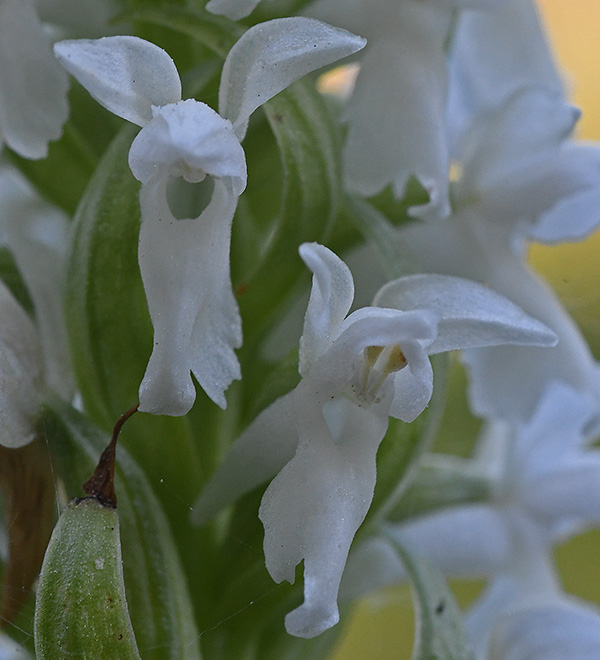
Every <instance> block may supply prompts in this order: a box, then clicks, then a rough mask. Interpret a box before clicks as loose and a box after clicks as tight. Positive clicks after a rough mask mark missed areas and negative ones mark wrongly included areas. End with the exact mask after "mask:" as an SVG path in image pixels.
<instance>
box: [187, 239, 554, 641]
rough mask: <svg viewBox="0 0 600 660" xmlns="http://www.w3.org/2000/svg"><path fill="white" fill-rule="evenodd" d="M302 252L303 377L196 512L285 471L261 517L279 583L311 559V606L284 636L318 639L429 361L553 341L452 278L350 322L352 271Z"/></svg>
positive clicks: (399, 293) (428, 282)
mask: <svg viewBox="0 0 600 660" xmlns="http://www.w3.org/2000/svg"><path fill="white" fill-rule="evenodd" d="M300 254H301V256H302V258H303V260H304V261H305V263H306V264H307V265H308V267H309V268H310V269H311V270H312V272H313V287H312V292H311V295H310V300H309V303H308V308H307V311H306V317H305V323H304V332H303V335H302V338H301V340H300V363H299V370H300V374H301V375H302V380H301V381H300V383H299V385H298V386H297V387H296V388H295V389H294V390H293V391H292V392H290V393H289V394H287V395H285V396H283V397H282V398H280V399H278V400H277V401H275V403H273V404H272V405H271V406H270V407H268V408H267V409H266V410H264V411H263V412H262V413H261V414H260V415H259V416H258V417H257V419H256V420H255V421H254V423H253V424H251V426H250V427H249V428H248V429H247V430H246V432H245V433H244V434H243V435H242V436H241V437H240V438H239V439H238V440H237V442H236V443H235V444H234V446H233V448H232V449H231V452H230V453H229V455H228V456H227V458H226V460H225V462H224V463H223V464H222V465H221V467H220V468H219V469H218V470H217V472H216V473H215V475H214V476H213V478H212V479H211V480H210V482H209V483H208V485H207V487H206V488H205V490H204V492H203V493H202V495H201V497H200V500H199V501H198V503H197V506H196V509H195V514H194V515H195V519H196V521H197V522H201V521H204V520H206V519H208V518H209V517H210V516H212V515H214V513H216V512H217V511H218V510H219V509H220V508H221V507H223V506H225V505H227V504H229V503H231V502H233V501H234V500H235V499H236V498H237V497H239V496H241V495H242V494H244V493H245V492H248V491H249V490H251V489H252V488H254V487H256V486H258V485H259V484H261V483H262V482H264V481H266V480H267V479H270V478H272V477H273V476H275V475H277V476H275V478H274V479H273V481H272V482H271V484H270V486H269V487H268V488H267V490H266V492H265V494H264V497H263V500H262V504H261V507H260V511H259V517H260V518H261V520H262V522H263V525H264V528H265V541H264V549H265V557H266V564H267V569H268V570H269V572H270V573H271V576H272V577H273V579H274V580H275V581H277V582H281V581H282V580H288V581H290V582H293V581H294V573H295V567H296V566H297V565H298V564H299V563H300V562H301V561H302V559H304V597H305V601H304V604H303V605H302V606H301V607H299V608H298V609H296V610H294V611H293V612H291V613H290V614H288V616H287V617H286V628H287V630H288V632H290V633H291V634H294V635H297V636H301V637H314V636H315V635H318V634H320V633H321V632H323V631H324V630H326V629H327V628H329V627H331V626H332V625H334V624H335V623H337V621H338V618H339V614H338V610H337V591H338V586H339V582H340V578H341V575H342V571H343V569H344V564H345V561H346V556H347V553H348V550H349V548H350V544H351V542H352V539H353V537H354V534H355V532H356V530H357V529H358V527H359V525H360V524H361V522H362V521H363V519H364V517H365V515H366V513H367V511H368V509H369V506H370V503H371V499H372V497H373V489H374V486H375V476H376V475H375V456H376V452H377V448H378V446H379V443H380V442H381V440H382V438H383V436H384V434H385V432H386V430H387V426H388V418H389V416H390V415H392V416H393V417H396V418H398V419H402V420H404V421H407V422H410V421H412V420H414V419H415V418H416V417H417V416H418V415H419V414H420V413H421V412H422V411H423V410H424V408H425V407H426V405H427V404H428V402H429V400H430V398H431V394H432V388H433V373H432V368H431V364H430V362H429V358H428V355H431V354H435V353H440V352H443V351H448V350H453V349H455V348H458V347H460V346H482V345H490V344H498V343H525V342H527V343H538V344H542V345H548V344H551V343H552V342H553V336H552V334H551V333H548V332H547V330H546V329H545V328H544V326H543V325H541V324H539V323H537V322H535V321H533V320H532V319H530V318H529V317H527V316H526V315H524V314H523V313H522V312H521V310H519V309H518V308H517V307H515V306H514V305H512V304H511V303H509V302H508V301H506V300H504V299H503V298H501V297H500V296H498V295H496V294H494V293H492V292H491V291H489V290H488V289H486V288H485V287H483V286H481V285H478V284H475V283H473V282H469V281H467V280H462V279H459V278H453V277H440V276H427V275H417V276H412V277H407V278H402V279H400V280H397V281H394V282H391V283H390V284H388V285H387V286H386V287H384V289H383V291H382V292H381V294H380V297H381V298H382V299H385V300H386V301H387V302H388V305H387V306H388V308H383V307H365V308H361V309H359V310H357V311H355V312H353V313H352V314H350V315H349V316H346V315H347V314H348V311H349V309H350V305H351V304H352V299H353V295H354V284H353V280H352V275H351V273H350V271H349V269H348V268H347V266H346V265H345V264H344V262H343V261H341V260H340V259H339V258H338V257H337V256H336V255H334V254H333V253H332V252H331V251H330V250H328V249H327V248H325V247H323V246H321V245H318V244H316V243H311V244H306V243H305V244H304V245H302V246H301V248H300ZM392 305H393V307H394V308H393V309H392V308H390V307H392ZM401 310H402V311H401Z"/></svg>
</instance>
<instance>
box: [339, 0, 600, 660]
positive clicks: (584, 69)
mask: <svg viewBox="0 0 600 660" xmlns="http://www.w3.org/2000/svg"><path fill="white" fill-rule="evenodd" d="M538 4H539V6H540V8H541V10H542V12H543V18H544V21H545V23H546V27H547V28H548V31H549V34H550V39H551V42H552V44H553V46H554V48H555V51H556V54H557V58H558V61H559V63H560V65H561V67H562V68H563V70H564V71H565V75H566V79H567V81H568V84H569V87H570V90H571V99H572V101H573V102H574V103H575V104H576V105H578V106H579V107H580V108H582V110H583V117H582V119H581V121H580V123H579V129H578V136H579V137H581V138H584V139H588V140H592V139H596V140H600V0H539V1H538ZM598 213H599V218H600V209H599V210H598ZM599 254H600V232H598V233H596V234H595V235H593V236H591V237H590V238H588V239H587V240H586V241H583V242H580V243H574V244H569V245H560V246H557V247H541V246H535V247H534V248H532V250H531V253H530V258H531V262H532V264H533V265H534V266H535V268H536V269H538V270H539V271H540V272H541V273H542V274H543V275H544V277H546V279H547V280H548V281H549V282H550V284H551V285H552V286H553V287H554V289H555V290H556V291H557V293H558V294H559V296H560V297H561V299H562V300H563V303H564V304H565V306H566V307H567V308H568V309H569V311H570V312H571V314H572V315H573V316H574V318H575V319H576V320H577V322H578V323H579V325H580V327H581V328H582V330H583V332H584V334H585V335H586V338H587V339H588V341H589V342H590V345H591V346H592V348H593V350H594V353H595V354H596V357H598V356H600V288H599V287H598V282H599V279H600V259H599V258H598V255H599ZM599 487H600V485H599ZM599 551H600V532H596V531H592V532H588V533H586V534H584V535H582V536H579V537H577V538H575V539H572V540H571V541H569V542H568V543H567V544H565V545H564V546H562V547H560V548H557V550H556V553H555V555H556V561H557V564H558V567H559V570H560V572H561V576H562V579H563V584H564V587H565V589H566V590H567V591H569V592H570V593H573V594H576V595H577V596H579V597H581V598H584V599H586V600H589V601H592V602H596V603H600V571H599V570H598V561H597V557H598V556H599ZM453 587H455V591H456V594H457V598H458V600H459V602H460V603H461V604H462V605H464V604H466V603H468V602H469V601H470V600H471V599H472V598H473V597H475V595H476V594H477V592H478V590H479V589H480V587H481V585H480V584H477V583H475V582H472V583H468V582H461V583H460V584H459V583H454V584H453ZM412 611H413V610H412V601H411V595H410V590H409V588H408V587H406V586H401V587H391V588H388V589H387V590H384V591H382V592H380V593H378V594H376V595H374V596H372V597H370V598H368V599H365V600H364V601H362V602H361V603H359V604H358V606H357V607H356V609H355V611H354V613H353V615H352V617H351V621H350V623H349V625H348V627H347V629H346V632H345V633H344V635H343V637H342V639H341V641H340V643H339V644H338V647H337V649H336V651H335V653H334V654H333V655H332V656H331V660H366V659H371V658H373V659H376V660H392V659H393V660H408V659H409V658H410V656H411V649H412V638H413V614H412ZM599 657H600V655H599ZM540 660H541V659H540Z"/></svg>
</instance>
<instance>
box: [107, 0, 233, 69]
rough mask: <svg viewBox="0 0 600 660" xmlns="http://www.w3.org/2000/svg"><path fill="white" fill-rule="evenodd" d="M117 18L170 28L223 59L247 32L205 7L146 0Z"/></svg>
mask: <svg viewBox="0 0 600 660" xmlns="http://www.w3.org/2000/svg"><path fill="white" fill-rule="evenodd" d="M117 19H118V20H119V21H132V22H138V23H148V24H150V25H155V26H157V27H160V28H169V29H171V30H174V31H176V32H178V33H179V34H183V35H186V36H188V37H191V38H192V39H193V40H194V41H196V42H198V43H199V44H202V45H203V46H205V47H206V48H208V49H209V50H210V51H212V52H213V53H215V55H219V56H220V57H222V58H223V59H225V56H226V55H227V53H228V52H229V50H230V48H231V47H232V46H233V44H234V43H235V42H236V41H237V40H238V39H239V37H240V36H241V35H242V33H243V32H244V30H243V28H241V27H240V26H239V25H237V24H236V23H233V22H232V21H229V20H227V19H226V18H223V17H221V16H216V15H215V14H211V13H209V12H207V11H205V10H204V9H200V8H198V9H188V8H186V7H178V6H173V5H171V6H160V5H150V4H149V3H148V2H147V0H142V1H141V2H139V5H138V6H136V7H135V8H134V9H132V10H130V11H127V12H125V13H123V14H121V15H120V16H118V17H117Z"/></svg>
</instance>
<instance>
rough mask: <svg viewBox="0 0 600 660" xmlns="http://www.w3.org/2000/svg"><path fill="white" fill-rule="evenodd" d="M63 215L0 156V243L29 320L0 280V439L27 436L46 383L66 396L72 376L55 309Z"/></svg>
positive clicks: (14, 443) (8, 442) (14, 442)
mask: <svg viewBox="0 0 600 660" xmlns="http://www.w3.org/2000/svg"><path fill="white" fill-rule="evenodd" d="M67 225H68V221H67V218H66V217H65V216H64V214H63V213H62V212H61V211H59V210H58V209H56V208H55V207H53V206H51V205H50V204H48V203H47V202H45V201H44V200H42V199H41V198H40V197H39V195H37V193H36V192H35V191H34V190H33V188H32V187H31V186H30V185H29V183H28V182H27V180H26V179H24V177H23V176H21V174H20V173H19V172H17V171H16V170H14V169H13V168H12V167H10V166H9V165H7V164H4V163H2V164H0V245H1V246H2V247H4V248H5V249H8V250H9V251H10V253H11V255H12V257H13V259H14V262H15V265H16V267H17V269H18V271H19V275H20V276H21V278H22V280H23V283H24V284H25V286H26V287H27V293H28V294H29V296H30V298H31V302H32V304H33V314H34V318H33V320H32V319H31V318H30V317H29V315H28V314H27V313H26V312H25V311H24V309H23V308H22V307H21V305H20V304H19V303H18V302H17V301H16V300H15V298H14V297H13V295H12V294H11V293H10V291H9V289H8V288H7V287H6V285H5V284H4V283H1V286H0V308H1V309H0V427H1V428H2V433H1V437H0V444H2V445H4V446H7V447H20V446H22V445H25V444H27V443H28V442H30V441H31V440H33V437H34V433H35V431H34V417H35V413H36V412H37V409H38V407H39V405H40V403H41V401H42V397H43V396H44V394H45V393H46V391H47V390H48V389H50V390H52V391H53V392H56V393H58V394H60V395H61V396H63V397H64V398H66V399H70V398H71V397H72V396H73V392H74V379H73V374H72V370H71V363H70V359H69V354H68V347H67V333H66V327H65V322H64V318H63V313H62V306H63V297H62V291H63V288H62V285H63V276H64V271H63V269H64V254H65V250H66V239H67Z"/></svg>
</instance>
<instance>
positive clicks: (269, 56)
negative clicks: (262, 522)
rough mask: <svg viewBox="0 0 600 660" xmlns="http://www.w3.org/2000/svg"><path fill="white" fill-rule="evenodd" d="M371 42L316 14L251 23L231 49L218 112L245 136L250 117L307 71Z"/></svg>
mask: <svg viewBox="0 0 600 660" xmlns="http://www.w3.org/2000/svg"><path fill="white" fill-rule="evenodd" d="M365 43H366V41H365V40H364V39H362V38H361V37H357V36H356V35H354V34H351V33H350V32H347V31H346V30H342V29H341V28H336V27H332V26H331V25H327V24H326V23H322V22H321V21H317V20H315V19H312V18H303V17H299V16H294V17H289V18H278V19H274V20H272V21H267V22H265V23H259V24H258V25H255V26H254V27H251V28H250V29H249V30H248V31H247V32H245V33H244V35H243V36H242V37H241V38H240V39H239V41H237V42H236V43H235V44H234V46H233V48H232V49H231V50H230V51H229V54H228V55H227V59H226V60H225V64H224V65H223V72H222V74H221V85H220V87H219V112H220V113H221V115H222V116H223V117H226V118H227V119H229V120H230V121H231V122H232V124H233V126H234V130H235V133H236V135H237V136H238V137H239V139H240V140H242V139H243V138H244V135H245V134H246V128H247V126H248V118H249V117H250V115H251V114H252V113H253V112H254V111H255V110H256V108H258V107H259V106H261V105H262V104H263V103H266V102H267V101H268V100H269V99H270V98H272V97H273V96H275V94H278V93H279V92H281V91H282V90H283V89H285V88H286V87H289V85H291V84H292V83H293V82H295V81H296V80H298V79H299V78H302V76H305V75H306V74H307V73H310V72H311V71H314V70H315V69H319V68H321V67H322V66H325V65H326V64H331V63H332V62H335V61H337V60H339V59H341V58H342V57H346V56H347V55H351V54H352V53H355V52H356V51H358V50H360V49H361V48H363V47H364V45H365Z"/></svg>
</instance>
